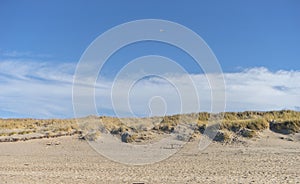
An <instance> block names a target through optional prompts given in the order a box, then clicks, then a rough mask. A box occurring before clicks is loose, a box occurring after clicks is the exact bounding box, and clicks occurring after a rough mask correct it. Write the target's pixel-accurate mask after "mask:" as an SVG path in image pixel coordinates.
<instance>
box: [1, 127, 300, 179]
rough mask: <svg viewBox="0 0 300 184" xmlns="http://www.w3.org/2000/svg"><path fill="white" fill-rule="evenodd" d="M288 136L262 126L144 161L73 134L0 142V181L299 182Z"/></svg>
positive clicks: (294, 146)
mask: <svg viewBox="0 0 300 184" xmlns="http://www.w3.org/2000/svg"><path fill="white" fill-rule="evenodd" d="M288 138H289V137H287V136H283V135H281V134H275V133H273V132H270V131H265V132H264V133H263V134H262V135H261V137H260V138H257V139H252V140H250V141H247V142H246V143H245V144H240V143H239V144H231V145H222V144H220V143H212V144H211V145H210V146H209V147H208V148H207V149H205V150H203V151H200V152H197V151H195V144H196V142H193V143H189V144H188V145H187V146H186V147H184V148H183V149H182V150H180V151H179V152H178V153H176V154H175V155H173V156H172V157H170V158H168V159H166V160H164V161H161V162H158V163H154V164H150V165H143V166H132V165H124V164H120V163H116V162H113V161H110V160H108V159H106V158H105V157H103V156H101V155H99V154H98V153H97V152H96V151H94V150H93V149H92V148H91V147H90V146H89V144H88V143H87V142H85V141H80V140H78V138H77V136H66V137H59V138H52V139H40V140H30V141H25V142H11V143H0V183H51V184H53V183H300V142H299V139H300V136H299V135H295V136H294V137H293V141H289V140H287V139H288ZM124 144H125V143H124Z"/></svg>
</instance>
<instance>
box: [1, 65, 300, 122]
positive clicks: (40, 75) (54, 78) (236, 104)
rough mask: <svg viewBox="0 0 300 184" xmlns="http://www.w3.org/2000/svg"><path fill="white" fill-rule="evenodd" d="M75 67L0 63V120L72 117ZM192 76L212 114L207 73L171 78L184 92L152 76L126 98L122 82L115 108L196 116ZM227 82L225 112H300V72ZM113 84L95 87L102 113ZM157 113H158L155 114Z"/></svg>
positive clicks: (237, 76)
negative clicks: (15, 116)
mask: <svg viewBox="0 0 300 184" xmlns="http://www.w3.org/2000/svg"><path fill="white" fill-rule="evenodd" d="M75 68H76V63H62V62H38V61H30V60H27V61H24V60H2V61H0V113H2V114H1V115H0V116H1V117H7V116H10V115H9V114H13V115H17V116H23V117H38V118H50V117H73V106H72V84H73V74H74V72H75ZM189 77H191V78H192V79H193V81H195V84H196V94H197V95H198V97H199V100H200V110H201V111H210V108H211V104H210V102H211V89H210V86H209V83H208V82H207V78H206V76H205V75H203V74H194V75H191V76H187V75H170V76H169V79H171V80H172V81H173V82H174V83H176V84H177V85H178V84H180V86H183V87H182V89H181V92H180V91H178V89H177V88H176V85H175V86H174V85H172V84H170V83H169V82H168V81H166V80H164V79H161V78H157V77H150V78H145V79H144V80H140V82H137V83H136V84H135V85H133V86H132V88H131V89H130V91H128V92H126V93H124V91H122V90H121V89H122V87H123V86H125V87H126V84H127V83H128V82H130V81H128V80H127V79H122V80H120V81H119V83H118V85H119V86H117V87H116V88H115V91H113V93H112V94H113V100H114V107H115V108H116V109H117V110H118V112H120V113H121V114H122V115H124V116H127V115H131V113H130V112H128V111H129V110H128V106H127V99H129V100H128V101H129V103H130V107H131V110H132V111H133V112H134V114H135V115H149V114H152V115H159V114H160V113H162V114H163V113H167V114H174V113H179V112H184V113H186V112H193V111H196V110H197V107H196V106H195V105H194V104H195V96H194V95H193V91H192V90H193V88H191V86H189V85H187V84H188V80H189V79H188V78H189ZM224 78H225V83H226V109H225V110H226V111H243V110H280V109H294V110H299V106H300V105H299V102H300V83H299V81H300V71H283V70H282V71H276V72H271V71H269V70H268V69H267V68H263V67H260V68H251V69H246V70H243V71H240V72H235V73H224ZM112 84H113V83H112V80H105V79H100V80H98V81H97V83H96V85H95V88H96V89H95V99H96V105H97V107H98V112H99V114H103V113H104V114H111V113H112V112H113V104H112V100H111V89H112V88H111V87H112ZM115 84H116V83H115ZM122 85H123V86H122ZM85 87H86V88H90V87H91V86H89V85H87V86H85ZM180 93H184V94H180ZM84 95H85V94H82V96H84ZM180 95H185V97H182V96H181V99H180ZM128 97H129V98H128ZM182 98H184V99H185V101H186V102H188V103H186V104H187V105H186V106H185V108H184V109H183V110H182V109H181V105H182V102H181V101H180V100H182ZM162 99H163V100H162ZM124 100H125V101H124ZM125 102H126V103H125ZM149 106H150V108H152V109H151V110H152V112H150V111H151V110H150V109H149ZM155 109H156V110H157V111H159V112H154V110H155ZM88 112H89V111H87V112H86V113H88Z"/></svg>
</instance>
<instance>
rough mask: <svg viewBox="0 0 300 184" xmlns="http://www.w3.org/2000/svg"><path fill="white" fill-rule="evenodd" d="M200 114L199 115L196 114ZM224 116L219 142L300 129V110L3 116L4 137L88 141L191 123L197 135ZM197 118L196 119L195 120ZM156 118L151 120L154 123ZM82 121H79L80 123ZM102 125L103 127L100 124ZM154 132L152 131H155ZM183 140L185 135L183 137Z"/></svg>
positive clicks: (137, 137)
mask: <svg viewBox="0 0 300 184" xmlns="http://www.w3.org/2000/svg"><path fill="white" fill-rule="evenodd" d="M195 115H197V116H195ZM220 116H221V117H222V118H221V123H220V126H219V127H218V129H219V130H218V131H217V132H216V134H217V135H216V137H215V138H214V140H215V141H220V142H230V140H232V138H233V136H242V137H247V138H252V137H257V136H258V135H259V132H260V131H263V130H266V129H270V130H271V131H274V132H276V133H281V134H293V133H298V132H300V112H297V111H291V110H282V111H269V112H257V111H245V112H226V113H220V114H210V113H207V112H201V113H198V114H195V113H193V114H183V115H172V116H165V117H161V118H160V121H158V122H157V123H153V126H152V127H151V126H150V127H149V124H147V126H146V124H140V123H139V122H141V121H142V122H143V121H144V119H134V118H133V119H132V118H131V119H130V118H129V119H127V121H129V122H130V121H134V123H135V124H134V123H133V124H132V125H127V124H126V123H124V122H123V121H121V120H120V119H118V118H113V117H105V116H102V117H87V118H82V119H79V120H75V119H48V120H37V119H0V137H7V136H15V135H26V134H33V133H39V134H43V135H45V136H42V137H52V136H61V135H73V134H79V135H80V136H79V137H80V138H82V139H86V140H96V139H97V138H98V137H99V136H101V132H103V131H105V132H109V133H111V134H112V135H115V136H119V137H120V139H122V141H123V142H136V141H143V140H148V139H149V136H148V135H149V132H150V134H152V133H153V134H154V135H156V134H162V133H167V134H170V133H176V132H177V131H178V130H176V127H178V125H182V124H188V125H190V126H189V127H192V129H193V130H195V134H198V135H200V134H203V133H204V131H205V130H206V129H207V128H208V127H212V122H213V123H215V122H216V117H220ZM193 118H196V119H195V121H194V119H193ZM153 121H154V119H151V122H153ZM78 122H79V123H78ZM100 124H101V126H100ZM151 132H152V133H151ZM179 138H180V139H182V137H179Z"/></svg>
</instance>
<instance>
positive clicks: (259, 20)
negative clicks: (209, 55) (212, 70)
mask: <svg viewBox="0 0 300 184" xmlns="http://www.w3.org/2000/svg"><path fill="white" fill-rule="evenodd" d="M299 8H300V2H299V1H296V0H286V1H283V0H275V1H273V0H272V1H271V0H269V1H258V0H257V1H237V0H236V1H233V0H229V1H214V0H211V1H196V0H194V1H187V2H185V1H140V0H130V1H121V0H120V1H55V0H54V1H37V0H36V1H31V0H29V1H9V0H3V1H1V2H0V23H1V29H0V67H1V68H0V86H1V88H2V89H4V90H2V92H0V95H1V96H0V98H1V99H0V113H1V114H0V117H39V118H41V117H42V118H43V117H72V102H71V98H72V96H71V94H72V93H71V90H72V89H71V87H70V85H71V84H70V82H71V81H72V75H73V74H74V71H75V67H76V64H77V62H78V61H79V59H80V57H81V55H82V54H83V52H84V51H85V49H86V48H87V47H88V46H89V44H90V43H91V42H92V41H93V40H94V39H95V38H97V37H98V36H99V35H100V34H102V33H104V32H105V31H107V30H108V29H110V28H112V27H114V26H117V25H119V24H122V23H125V22H128V21H133V20H138V19H149V18H151V19H164V20H169V21H173V22H177V23H179V24H182V25H184V26H186V27H188V28H190V29H191V30H193V31H194V32H196V33H197V34H199V35H200V36H201V37H202V38H203V39H204V40H205V41H206V43H207V44H208V45H209V47H210V48H211V49H212V50H213V52H214V54H215V55H216V56H217V58H218V60H219V63H220V65H221V67H222V70H223V71H224V73H225V74H227V79H228V81H226V83H227V84H228V85H229V86H228V89H229V90H230V89H232V90H233V91H228V92H229V95H230V94H235V93H238V91H234V90H236V89H237V88H236V87H235V85H237V84H240V81H236V80H233V79H231V78H230V77H231V76H232V75H239V76H238V77H241V76H245V75H249V76H250V77H246V78H245V79H249V78H250V79H251V75H256V77H259V76H260V77H261V78H258V79H257V80H258V81H267V82H266V84H267V83H268V84H270V83H272V86H270V89H274V90H277V91H281V92H283V91H284V92H286V93H285V96H283V97H282V96H281V98H283V102H281V101H278V102H276V104H277V106H275V107H274V104H273V105H272V103H271V101H274V99H277V98H278V96H277V97H276V96H274V98H271V99H270V100H269V101H267V102H264V104H266V105H265V106H263V105H259V104H258V102H260V101H263V100H264V99H265V98H264V95H269V94H270V93H271V92H272V91H268V90H267V89H266V92H265V93H263V94H261V96H260V98H261V99H260V100H258V102H257V103H256V102H255V101H253V103H251V102H248V101H247V100H246V101H243V100H245V98H246V97H247V95H246V92H244V89H242V90H241V91H239V93H238V94H240V95H241V97H240V99H234V97H233V96H237V95H232V97H230V96H229V97H228V99H227V101H228V104H227V108H228V109H227V110H234V111H237V110H248V109H254V110H273V109H283V108H290V109H298V108H299V105H298V104H296V102H297V100H298V102H299V100H300V97H299V92H297V90H296V89H298V86H299V85H298V84H297V81H296V82H294V83H290V82H289V83H288V81H293V80H295V78H296V79H298V78H297V77H298V74H299V72H298V71H299V70H300V67H299V66H300V65H299V61H300V54H299V53H300V34H299V33H300V23H299V20H300V11H299ZM148 54H158V55H163V56H166V57H169V58H172V59H173V60H177V61H178V62H179V63H180V64H181V65H182V66H183V67H185V69H186V70H187V71H188V72H189V73H190V74H195V75H196V74H201V70H199V68H197V67H195V64H193V62H192V59H191V58H190V57H189V56H188V55H187V54H185V53H183V52H181V51H180V50H178V49H176V48H174V47H171V46H168V45H165V44H159V43H155V42H147V43H138V44H134V45H131V46H128V47H126V48H123V49H121V50H120V51H119V52H118V53H116V54H115V55H114V56H113V57H112V58H111V59H110V61H109V62H108V63H107V65H106V66H105V68H104V71H102V72H103V75H106V76H107V77H108V78H113V77H114V75H116V73H117V72H118V71H119V70H120V68H122V66H124V65H125V64H126V63H128V62H129V61H130V60H132V59H134V58H136V57H140V56H143V55H148ZM255 72H256V73H255ZM266 76H269V77H270V76H271V78H270V79H265V77H266ZM277 77H278V78H277ZM286 77H290V78H286ZM272 78H273V80H274V79H276V80H275V81H269V80H271V79H272ZM283 78H284V79H283ZM291 78H293V79H291ZM229 79H231V80H229ZM282 79H283V80H282ZM257 80H253V81H255V82H257ZM233 81H236V82H235V83H234V82H233ZM99 83H101V81H100V82H99ZM273 83H274V84H273ZM276 83H278V84H276ZM230 84H232V86H230ZM251 84H252V83H251ZM23 85H24V87H22V86H23ZM253 85H254V84H253ZM255 85H256V83H255ZM33 87H37V88H39V89H40V90H41V92H40V93H39V90H33V91H32V90H31V89H32V88H33ZM272 87H274V88H272ZM27 88H28V89H27ZM43 89H52V90H54V92H51V93H50V92H49V90H46V91H43ZM251 89H252V88H251ZM268 89H269V88H268ZM253 90H254V88H253ZM47 91H48V93H47ZM55 91H56V92H55ZM228 92H227V94H228ZM288 92H289V93H288ZM1 93H2V94H1ZM243 95H244V96H243ZM101 98H102V97H101V96H100V97H99V99H101ZM26 99H27V100H26ZM50 99H51V100H50ZM295 101H296V102H295ZM268 102H270V103H268ZM18 103H19V105H17V104H18ZM239 103H241V104H244V105H239ZM20 104H21V105H20ZM45 104H47V105H45ZM22 105H24V106H22ZM26 106H30V107H33V106H35V107H36V106H37V107H39V108H26ZM62 107H65V108H62ZM273 107H274V108H273ZM22 109H23V110H22ZM55 109H61V110H55ZM102 110H103V109H102ZM111 111H112V110H111V107H110V106H109V107H106V108H105V110H103V111H101V110H100V114H111ZM170 113H171V112H170Z"/></svg>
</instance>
